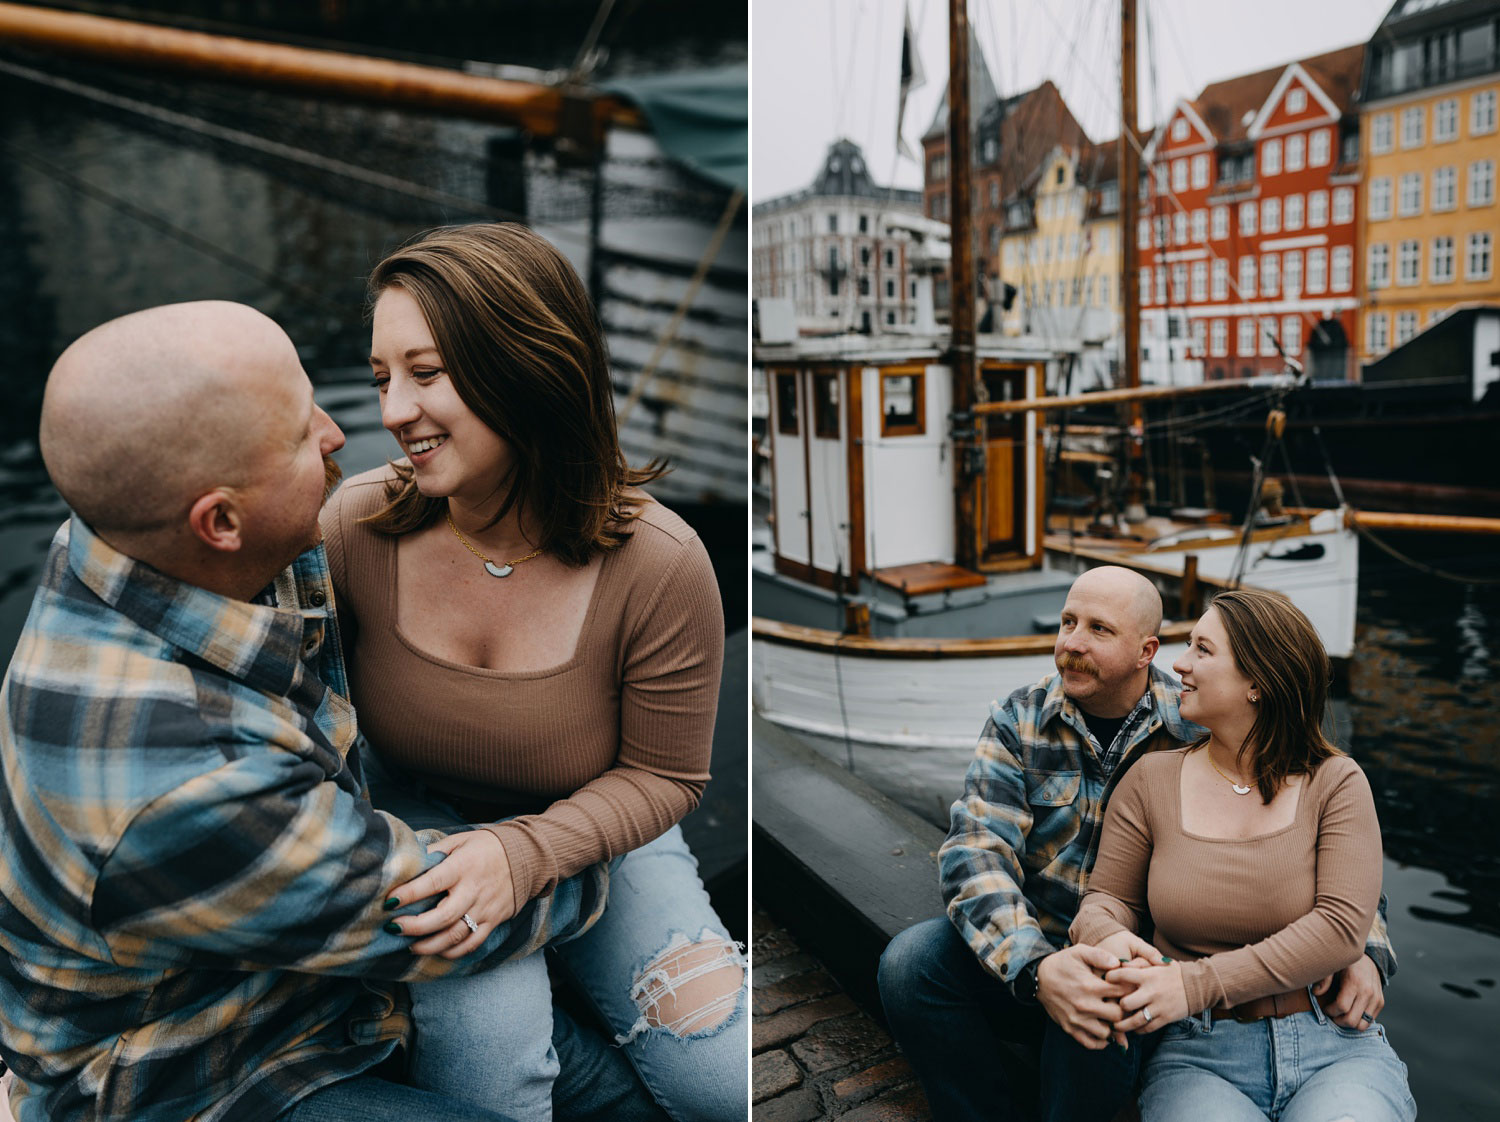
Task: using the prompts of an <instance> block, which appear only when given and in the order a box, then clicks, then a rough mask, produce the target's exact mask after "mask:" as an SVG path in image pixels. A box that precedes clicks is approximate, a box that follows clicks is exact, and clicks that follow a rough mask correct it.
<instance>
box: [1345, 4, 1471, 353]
mask: <svg viewBox="0 0 1500 1122" xmlns="http://www.w3.org/2000/svg"><path fill="white" fill-rule="evenodd" d="M1497 100H1500V3H1497V2H1490V3H1481V4H1475V3H1434V2H1433V0H1398V2H1397V3H1396V4H1395V5H1394V6H1393V7H1392V8H1391V10H1390V12H1389V13H1388V14H1387V15H1386V18H1385V20H1384V21H1383V22H1382V23H1381V25H1380V27H1379V29H1377V31H1376V32H1375V35H1374V37H1373V38H1372V39H1371V41H1370V45H1369V50H1368V52H1367V56H1366V64H1365V72H1364V76H1363V79H1362V83H1361V97H1360V101H1361V113H1360V125H1361V127H1360V134H1361V142H1362V146H1363V151H1364V164H1365V167H1364V181H1363V183H1362V185H1361V192H1362V196H1361V205H1360V207H1359V212H1360V217H1361V229H1360V235H1361V236H1360V244H1361V252H1360V255H1359V256H1360V258H1361V260H1362V262H1363V269H1362V275H1361V277H1360V296H1361V301H1360V305H1361V308H1360V323H1359V326H1358V329H1357V336H1356V337H1357V340H1358V348H1359V354H1360V361H1361V362H1362V363H1365V362H1370V361H1372V360H1374V359H1376V358H1379V357H1380V356H1381V355H1382V354H1384V353H1385V352H1386V351H1388V350H1390V349H1391V348H1392V347H1396V346H1399V345H1400V344H1402V343H1404V342H1406V341H1407V340H1408V339H1410V338H1411V337H1412V336H1414V335H1416V334H1417V332H1419V331H1421V330H1422V329H1424V328H1426V327H1427V326H1428V325H1429V324H1431V323H1433V322H1434V321H1435V320H1437V319H1439V318H1441V317H1442V316H1443V315H1444V314H1445V313H1446V312H1447V311H1448V310H1449V309H1451V308H1453V307H1454V306H1455V305H1457V304H1463V303H1467V302H1470V301H1476V300H1484V301H1492V302H1493V301H1500V273H1497V271H1496V267H1495V250H1496V245H1495V243H1496V241H1497V239H1500V207H1497V205H1496V202H1495V176H1496V162H1497V159H1500V130H1497V118H1500V110H1497V105H1496V102H1497Z"/></svg>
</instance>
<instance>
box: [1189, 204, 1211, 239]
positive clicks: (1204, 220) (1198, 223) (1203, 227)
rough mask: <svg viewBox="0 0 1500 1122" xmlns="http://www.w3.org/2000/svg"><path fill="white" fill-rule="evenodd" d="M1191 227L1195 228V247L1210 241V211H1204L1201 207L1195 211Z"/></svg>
mask: <svg viewBox="0 0 1500 1122" xmlns="http://www.w3.org/2000/svg"><path fill="white" fill-rule="evenodd" d="M1191 225H1192V227H1193V244H1194V245H1202V244H1203V243H1204V242H1206V241H1208V211H1206V210H1203V209H1202V208H1201V207H1200V208H1199V209H1198V210H1195V211H1193V215H1192V223H1191Z"/></svg>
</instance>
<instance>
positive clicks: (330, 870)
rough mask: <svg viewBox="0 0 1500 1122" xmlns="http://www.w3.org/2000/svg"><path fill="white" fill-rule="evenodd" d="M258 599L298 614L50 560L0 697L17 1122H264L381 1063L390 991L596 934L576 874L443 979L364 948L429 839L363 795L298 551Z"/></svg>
mask: <svg viewBox="0 0 1500 1122" xmlns="http://www.w3.org/2000/svg"><path fill="white" fill-rule="evenodd" d="M277 593H278V596H277V599H278V603H279V604H282V605H296V606H295V607H266V606H258V605H255V604H249V603H245V602H242V601H237V600H231V599H227V598H225V597H222V596H218V595H215V594H214V593H211V592H207V591H205V590H203V589H201V588H196V587H193V586H191V585H185V584H182V583H180V582H178V581H175V580H172V579H170V578H168V577H165V576H163V575H162V574H161V573H159V572H157V571H156V570H154V569H152V568H150V567H149V566H146V565H144V564H141V563H139V562H136V561H133V560H132V559H130V558H128V557H126V556H124V555H122V554H120V553H118V552H116V551H115V550H114V549H112V548H110V546H108V545H107V544H105V543H104V542H103V541H102V540H100V539H99V538H98V537H97V536H95V535H94V534H93V533H92V532H91V531H90V530H89V528H88V527H87V526H86V525H84V524H83V522H82V521H81V520H79V519H77V518H76V517H75V518H74V519H73V520H72V522H71V523H70V524H69V525H66V526H64V527H63V528H62V529H61V530H60V531H59V532H58V535H57V537H56V538H55V539H54V541H53V545H52V550H51V553H50V554H49V556H48V559H47V568H46V575H45V578H44V580H43V583H42V586H41V588H40V589H38V591H37V594H36V598H35V600H34V601H33V604H32V608H31V614H30V616H29V617H28V619H27V622H26V626H25V629H24V631H23V633H22V635H21V640H20V643H19V645H18V646H17V648H16V653H15V656H14V658H13V660H12V662H11V665H10V669H9V671H8V672H7V674H6V677H5V684H4V687H3V690H0V707H3V718H0V762H3V766H4V776H3V786H0V814H3V816H4V817H3V823H0V952H3V953H0V1055H3V1057H4V1059H5V1061H6V1062H7V1063H9V1064H10V1065H11V1067H12V1068H13V1069H14V1070H15V1072H16V1076H17V1082H16V1085H15V1089H14V1090H13V1092H12V1097H11V1107H12V1109H13V1111H14V1112H15V1114H16V1117H17V1118H18V1119H19V1120H20V1122H43V1120H45V1122H82V1120H86V1119H87V1120H94V1119H130V1120H131V1122H153V1120H162V1122H168V1120H170V1122H182V1120H183V1119H205V1120H206V1119H214V1120H219V1119H225V1120H241V1119H243V1120H246V1122H267V1120H268V1119H272V1118H275V1117H276V1116H277V1115H278V1114H279V1113H281V1112H282V1111H284V1110H286V1109H287V1108H288V1107H289V1106H290V1105H291V1104H292V1103H293V1102H295V1101H296V1100H297V1099H299V1098H301V1097H303V1096H304V1095H307V1094H308V1093H310V1092H311V1091H313V1090H316V1089H317V1088H319V1087H321V1086H324V1085H326V1084H328V1083H331V1082H334V1081H336V1080H339V1079H343V1078H347V1077H349V1076H351V1075H354V1074H357V1073H359V1072H361V1071H365V1070H368V1069H369V1068H371V1067H373V1066H375V1065H376V1064H379V1063H380V1062H381V1061H382V1060H384V1059H385V1058H386V1057H387V1056H389V1055H390V1054H391V1053H392V1052H393V1050H394V1049H395V1048H396V1047H397V1046H398V1045H399V1044H402V1043H403V1042H405V1041H406V1040H407V1038H408V1036H409V1034H410V1031H411V1024H410V1016H409V1010H408V1000H407V995H406V992H405V987H404V986H402V985H401V984H400V983H401V982H403V981H417V980H421V979H426V978H433V977H437V976H440V975H443V974H446V973H450V972H453V971H455V970H460V971H468V970H473V969H476V968H479V967H482V966H484V965H487V964H493V963H495V962H498V961H501V960H504V959H508V958H513V957H517V956H520V955H524V954H528V953H531V952H532V951H535V950H536V949H538V948H539V947H541V946H542V945H543V944H544V943H546V942H549V941H555V940H558V939H564V938H569V937H572V936H574V935H577V934H579V933H580V932H581V931H583V930H585V929H586V928H587V927H588V926H589V925H590V924H592V923H593V922H594V921H595V920H596V919H597V918H598V917H599V915H600V914H602V912H603V908H604V901H605V891H606V888H607V872H606V870H604V869H603V868H602V867H596V868H595V869H594V870H591V871H590V872H588V873H585V874H582V875H580V876H579V877H577V878H574V879H573V880H571V881H565V882H563V883H562V884H561V885H559V886H558V890H557V892H556V893H554V894H553V895H552V896H551V897H543V898H541V899H539V900H536V901H533V902H532V903H531V904H529V905H527V907H526V908H525V909H524V910H523V911H522V913H521V914H520V915H519V916H518V917H517V918H516V919H514V920H513V921H511V922H510V923H509V924H506V925H502V927H501V928H499V929H498V930H497V931H496V932H494V933H492V935H491V936H490V939H489V940H488V942H486V943H485V945H484V947H483V948H482V949H481V950H480V951H479V952H476V953H475V954H473V955H470V956H468V957H467V958H465V959H462V960H460V961H459V962H456V963H455V962H450V961H448V960H447V959H443V958H440V957H436V956H417V955H413V954H412V953H411V951H410V950H409V949H408V946H409V943H410V942H411V940H409V939H407V938H404V937H402V936H398V935H390V934H387V933H386V932H385V931H384V930H383V925H384V924H385V923H386V921H387V920H389V919H390V918H391V914H390V913H387V912H385V911H384V910H383V902H384V901H385V900H386V899H387V898H388V897H389V895H390V892H391V890H392V889H394V888H396V887H398V886H399V885H401V884H404V883H405V882H407V881H408V880H410V879H411V878H412V877H414V876H417V875H418V874H419V873H421V872H422V871H423V870H424V869H427V868H429V867H430V866H431V865H433V864H434V863H436V861H437V860H439V859H440V855H437V854H433V855H431V856H429V855H428V853H427V851H426V844H427V843H428V842H429V841H431V840H433V839H434V838H435V837H436V836H437V835H436V833H435V832H423V833H421V834H417V833H413V832H412V831H411V830H410V829H408V828H407V827H406V826H405V825H404V824H403V823H401V822H400V821H397V820H395V819H393V818H391V817H389V816H387V815H384V814H381V813H379V812H377V811H375V810H373V809H372V808H371V807H370V804H369V800H368V798H367V797H366V795H365V790H364V786H365V784H364V780H363V777H362V773H361V770H360V763H359V753H358V751H357V750H354V745H355V741H356V739H357V737H358V730H357V728H356V726H355V715H354V710H353V707H352V706H351V705H350V703H349V701H348V697H347V686H346V681H345V675H344V667H343V659H342V654H341V653H340V649H339V640H338V631H337V623H336V620H335V618H334V612H333V608H334V604H333V589H332V585H331V583H330V581H329V578H328V567H327V559H326V557H325V556H324V554H323V550H322V549H321V548H318V549H315V550H312V551H310V552H308V553H305V554H303V555H302V556H301V557H300V558H298V560H297V562H296V563H295V564H294V565H293V567H292V568H291V569H290V570H288V572H287V573H285V574H283V576H282V577H281V578H280V579H279V580H278V582H277ZM431 904H432V901H427V902H426V905H425V906H431ZM408 910H412V909H408ZM417 910H420V909H417Z"/></svg>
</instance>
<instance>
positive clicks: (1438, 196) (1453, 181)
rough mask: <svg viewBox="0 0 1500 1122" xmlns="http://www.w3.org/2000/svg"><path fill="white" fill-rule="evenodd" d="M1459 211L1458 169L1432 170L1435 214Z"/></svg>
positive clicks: (1450, 167)
mask: <svg viewBox="0 0 1500 1122" xmlns="http://www.w3.org/2000/svg"><path fill="white" fill-rule="evenodd" d="M1457 209H1458V169H1457V168H1456V167H1453V166H1451V165H1450V166H1448V167H1441V168H1433V169H1432V210H1433V213H1434V214H1438V213H1441V212H1443V211H1449V210H1457Z"/></svg>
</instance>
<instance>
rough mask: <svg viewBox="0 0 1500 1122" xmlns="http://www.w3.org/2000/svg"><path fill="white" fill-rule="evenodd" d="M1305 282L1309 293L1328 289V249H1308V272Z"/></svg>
mask: <svg viewBox="0 0 1500 1122" xmlns="http://www.w3.org/2000/svg"><path fill="white" fill-rule="evenodd" d="M1304 283H1305V285H1306V288H1307V292H1308V294H1309V295H1312V294H1316V293H1322V292H1327V291H1328V251H1327V250H1326V249H1309V250H1308V251H1307V274H1306V279H1305V282H1304Z"/></svg>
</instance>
